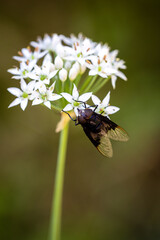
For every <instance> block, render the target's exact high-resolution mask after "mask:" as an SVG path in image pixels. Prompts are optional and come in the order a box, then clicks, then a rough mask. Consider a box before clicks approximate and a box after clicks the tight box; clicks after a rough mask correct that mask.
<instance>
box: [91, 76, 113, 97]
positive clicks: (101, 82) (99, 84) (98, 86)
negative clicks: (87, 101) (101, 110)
mask: <svg viewBox="0 0 160 240" xmlns="http://www.w3.org/2000/svg"><path fill="white" fill-rule="evenodd" d="M109 79H110V76H109V77H108V78H100V79H98V81H97V83H96V84H95V85H94V86H93V88H92V89H91V91H92V92H94V93H95V92H97V91H98V90H100V89H101V88H102V87H103V86H104V85H105V84H106V83H107V82H108V81H109Z"/></svg>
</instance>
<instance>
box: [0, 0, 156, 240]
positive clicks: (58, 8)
mask: <svg viewBox="0 0 160 240" xmlns="http://www.w3.org/2000/svg"><path fill="white" fill-rule="evenodd" d="M159 7H160V4H159V1H149V0H148V1H144V0H139V1H123V0H122V1H117V0H115V1H101V0H99V1H89V0H85V1H83V0H81V1H79V2H76V1H58V0H56V1H48V0H46V1H45V2H44V1H38V0H36V1H30V0H28V1H27V2H23V1H20V0H15V1H9V0H6V1H2V2H1V3H0V31H1V44H0V52H1V58H0V66H1V69H0V87H1V91H0V98H1V105H0V111H1V118H0V132H1V138H0V147H1V148H0V151H1V161H0V164H1V167H0V190H1V194H0V239H4V240H6V239H7V240H10V239H12V240H13V239H16V240H20V239H23V240H32V239H34V240H45V239H47V234H48V227H49V219H50V210H51V199H52V192H53V183H54V174H55V166H56V156H57V147H58V139H59V135H58V134H56V133H55V127H56V124H57V122H58V121H59V118H60V116H59V114H57V113H54V112H52V111H49V110H47V109H45V108H42V107H40V106H37V107H31V108H30V107H28V108H27V110H26V111H25V112H22V110H21V109H20V108H19V107H15V108H13V109H9V110H8V109H7V106H8V105H9V103H10V102H11V101H12V99H13V96H11V94H9V93H7V91H6V88H7V87H10V86H15V80H10V78H11V75H10V74H9V73H7V69H8V68H11V67H12V66H13V65H15V61H14V60H13V59H12V56H13V55H16V54H17V52H18V50H20V49H21V48H22V47H25V46H27V44H29V42H30V41H31V40H36V38H37V36H39V35H40V36H43V35H44V33H49V34H50V33H54V32H55V33H62V34H65V35H69V34H70V33H75V34H77V33H79V32H83V33H84V34H85V35H86V36H87V37H90V38H92V39H93V40H94V41H102V42H108V44H109V45H110V46H111V48H112V49H116V48H117V49H119V51H120V54H119V56H120V58H122V59H124V60H125V61H126V64H127V67H128V68H127V70H126V71H125V74H126V75H127V77H128V82H124V81H122V80H119V81H117V88H116V90H113V89H112V87H111V84H108V85H106V87H105V88H104V89H103V91H101V92H100V93H99V94H98V96H99V97H100V98H103V97H104V96H105V94H106V92H108V91H109V90H111V104H113V105H116V106H119V107H120V108H121V111H120V112H118V113H117V114H115V116H113V117H112V120H113V121H115V122H117V123H118V124H119V125H121V126H122V127H124V128H125V129H126V130H127V131H128V133H129V135H130V141H129V142H128V143H116V142H114V143H113V149H114V157H113V159H106V158H104V157H103V156H101V155H100V154H99V153H98V152H97V151H96V149H94V148H93V146H92V145H91V144H90V142H89V140H88V139H87V138H86V136H85V135H84V133H83V131H82V129H81V127H75V126H74V124H73V123H71V124H70V136H69V145H68V153H67V165H66V174H65V185H64V198H63V222H62V240H63V239H65V240H72V239H74V240H75V239H76V240H82V239H83V240H88V239H92V240H106V239H109V240H128V239H130V240H143V239H144V240H158V239H160V150H159V134H160V126H159V122H160V113H159V87H160V82H159V76H160V70H159V61H158V60H159V52H158V48H159V40H160V39H159V32H158V30H159V19H158V17H159Z"/></svg>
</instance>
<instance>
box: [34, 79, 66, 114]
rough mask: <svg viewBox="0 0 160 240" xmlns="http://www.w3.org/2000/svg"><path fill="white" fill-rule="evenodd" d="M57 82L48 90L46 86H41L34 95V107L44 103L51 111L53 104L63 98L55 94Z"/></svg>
mask: <svg viewBox="0 0 160 240" xmlns="http://www.w3.org/2000/svg"><path fill="white" fill-rule="evenodd" d="M54 86H55V82H54V83H53V84H52V85H51V86H50V87H49V88H47V87H46V85H45V84H43V85H41V86H40V88H39V89H38V90H39V91H36V94H34V95H33V99H34V100H33V102H32V105H38V104H41V103H43V104H44V105H45V106H46V107H48V108H50V109H51V102H52V101H56V100H58V99H60V98H62V96H61V95H59V94H56V93H53V91H54Z"/></svg>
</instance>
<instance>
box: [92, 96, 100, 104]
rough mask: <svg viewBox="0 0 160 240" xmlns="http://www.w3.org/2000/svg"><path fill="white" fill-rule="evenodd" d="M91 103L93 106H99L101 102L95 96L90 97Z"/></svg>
mask: <svg viewBox="0 0 160 240" xmlns="http://www.w3.org/2000/svg"><path fill="white" fill-rule="evenodd" d="M92 101H93V103H94V104H95V105H99V104H100V103H101V100H100V99H99V98H98V97H97V96H95V95H92Z"/></svg>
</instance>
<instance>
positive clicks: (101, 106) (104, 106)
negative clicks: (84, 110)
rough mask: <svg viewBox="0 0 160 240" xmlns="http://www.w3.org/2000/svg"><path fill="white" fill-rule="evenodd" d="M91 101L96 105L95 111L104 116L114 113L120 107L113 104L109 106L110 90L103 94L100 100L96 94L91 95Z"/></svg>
mask: <svg viewBox="0 0 160 240" xmlns="http://www.w3.org/2000/svg"><path fill="white" fill-rule="evenodd" d="M92 101H93V103H94V104H95V106H97V108H96V110H95V112H96V113H99V114H102V115H104V116H107V117H108V115H110V114H113V113H116V112H117V111H119V110H120V109H119V108H118V107H115V106H110V105H109V101H110V92H108V94H107V95H106V96H105V98H104V99H103V100H102V101H101V100H100V99H99V98H98V97H97V96H95V95H92Z"/></svg>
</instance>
